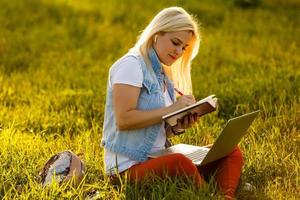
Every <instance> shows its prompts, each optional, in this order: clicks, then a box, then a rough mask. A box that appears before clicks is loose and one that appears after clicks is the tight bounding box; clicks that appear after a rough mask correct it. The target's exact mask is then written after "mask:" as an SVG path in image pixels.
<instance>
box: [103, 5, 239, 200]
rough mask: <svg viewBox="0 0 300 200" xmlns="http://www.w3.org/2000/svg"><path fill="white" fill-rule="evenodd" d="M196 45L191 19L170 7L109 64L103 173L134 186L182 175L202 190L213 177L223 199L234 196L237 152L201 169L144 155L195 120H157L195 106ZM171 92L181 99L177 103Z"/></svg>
mask: <svg viewBox="0 0 300 200" xmlns="http://www.w3.org/2000/svg"><path fill="white" fill-rule="evenodd" d="M199 44H200V38H199V33H198V28H197V24H196V22H195V20H194V19H193V17H192V16H190V15H189V14H188V13H187V12H186V11H185V10H184V9H182V8H179V7H170V8H166V9H164V10H162V11H161V12H159V13H158V14H157V15H156V16H155V17H154V19H153V20H152V21H151V22H150V24H149V25H148V26H147V27H146V28H145V30H144V31H143V32H142V34H141V36H140V38H139V39H138V41H137V43H136V44H135V46H134V47H133V48H132V49H131V50H130V51H129V52H128V53H127V54H126V55H125V56H123V57H122V58H120V59H119V60H118V61H117V62H115V63H114V64H113V66H112V67H111V69H110V72H109V80H108V86H107V98H106V107H105V117H104V131H103V138H102V142H101V143H102V146H104V148H105V155H104V157H105V169H106V173H107V174H108V175H110V176H114V175H115V174H116V173H124V172H127V173H128V178H129V180H131V181H138V182H139V181H143V180H145V179H146V177H147V176H148V175H149V174H155V175H156V176H159V177H162V178H164V177H167V176H169V177H175V176H177V177H178V176H181V177H183V178H192V179H193V180H194V182H195V184H196V185H197V186H201V185H202V184H203V183H204V182H205V179H204V178H203V177H205V178H207V177H208V176H209V175H211V174H214V173H215V174H216V175H215V176H214V177H215V180H216V182H217V185H218V187H219V189H220V192H221V193H223V194H224V195H225V196H227V197H228V198H231V197H233V196H234V193H235V191H236V188H237V186H238V183H239V178H240V173H241V168H242V164H243V158H242V154H241V151H240V150H239V149H238V148H236V149H235V150H234V151H233V152H232V153H231V154H230V155H229V156H227V157H225V158H223V159H220V160H218V161H216V162H213V163H210V164H209V165H206V166H204V167H201V168H197V167H196V166H195V165H194V164H193V163H192V162H191V160H189V159H188V158H186V157H185V156H184V155H182V154H172V155H167V156H163V157H160V158H155V159H148V157H147V156H148V155H149V154H150V153H152V152H155V151H158V150H161V149H163V148H165V145H166V144H167V136H171V135H174V134H175V135H176V134H180V133H182V132H184V130H185V129H186V128H188V127H190V126H191V125H192V124H193V123H195V122H196V121H197V116H193V115H190V116H186V117H185V118H184V119H183V120H182V121H179V122H178V125H177V126H176V127H175V128H170V127H168V126H167V125H165V124H164V123H163V122H162V116H163V115H165V114H167V113H170V112H173V111H175V110H178V109H180V108H183V107H185V106H188V105H191V104H193V103H194V102H195V98H194V97H193V95H191V93H192V85H191V76H190V71H191V70H190V64H191V60H192V59H193V58H194V57H195V56H196V55H197V53H198V48H199ZM174 86H175V87H174ZM174 88H178V89H179V90H180V91H182V92H183V94H186V95H181V96H179V97H178V99H177V100H176V99H175V92H174V91H175V90H174Z"/></svg>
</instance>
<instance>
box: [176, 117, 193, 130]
mask: <svg viewBox="0 0 300 200" xmlns="http://www.w3.org/2000/svg"><path fill="white" fill-rule="evenodd" d="M197 121H198V115H197V114H188V115H186V116H184V117H183V118H182V119H178V120H177V125H176V126H175V127H174V128H177V129H187V128H190V127H191V126H193V124H194V123H195V122H197Z"/></svg>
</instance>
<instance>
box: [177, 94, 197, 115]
mask: <svg viewBox="0 0 300 200" xmlns="http://www.w3.org/2000/svg"><path fill="white" fill-rule="evenodd" d="M195 102H196V100H195V97H194V96H193V95H182V96H180V97H179V98H178V99H177V101H175V103H174V104H173V107H174V111H176V110H178V109H181V108H184V107H187V106H189V105H192V104H193V103H195Z"/></svg>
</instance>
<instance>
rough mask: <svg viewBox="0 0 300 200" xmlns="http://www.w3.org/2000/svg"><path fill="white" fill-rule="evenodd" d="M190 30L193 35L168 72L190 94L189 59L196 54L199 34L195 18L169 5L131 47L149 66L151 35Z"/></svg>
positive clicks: (179, 86) (179, 87)
mask: <svg viewBox="0 0 300 200" xmlns="http://www.w3.org/2000/svg"><path fill="white" fill-rule="evenodd" d="M177 31H192V33H193V37H192V41H191V43H190V45H189V46H188V48H186V50H185V51H184V54H183V55H182V56H181V57H180V58H179V59H178V60H176V62H174V63H173V64H172V66H170V67H171V74H168V75H169V76H171V77H169V78H171V79H172V81H173V82H174V85H175V87H176V88H178V89H179V90H181V91H183V92H184V93H185V94H192V81H191V61H192V59H193V58H194V57H195V56H196V55H197V53H198V50H199V46H200V36H199V30H198V26H197V22H196V20H195V19H194V18H193V17H192V16H191V15H190V14H188V13H187V12H186V11H185V10H184V9H183V8H181V7H169V8H165V9H163V10H161V11H160V12H159V13H158V14H157V15H156V16H155V17H154V18H153V19H152V21H151V22H150V23H149V25H148V26H147V27H146V28H145V29H144V30H143V32H142V33H141V35H140V36H139V38H138V40H137V42H136V44H135V45H134V47H133V48H132V49H131V50H132V51H136V50H137V51H139V52H140V53H141V54H142V56H143V58H144V60H145V62H146V64H147V66H148V67H149V66H151V64H150V63H151V62H150V60H149V57H148V50H149V48H150V47H151V46H152V45H153V37H154V36H155V35H156V34H157V33H159V32H177Z"/></svg>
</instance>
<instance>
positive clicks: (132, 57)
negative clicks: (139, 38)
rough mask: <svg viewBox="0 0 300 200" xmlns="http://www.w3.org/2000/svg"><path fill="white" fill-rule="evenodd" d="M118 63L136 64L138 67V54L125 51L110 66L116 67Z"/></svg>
mask: <svg viewBox="0 0 300 200" xmlns="http://www.w3.org/2000/svg"><path fill="white" fill-rule="evenodd" d="M120 65H127V66H136V67H140V65H141V64H140V61H139V55H138V54H133V53H127V54H125V55H124V56H122V57H121V58H119V59H118V60H117V61H116V62H115V63H114V64H113V65H112V68H118V66H120Z"/></svg>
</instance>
